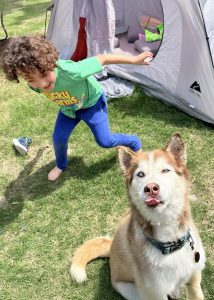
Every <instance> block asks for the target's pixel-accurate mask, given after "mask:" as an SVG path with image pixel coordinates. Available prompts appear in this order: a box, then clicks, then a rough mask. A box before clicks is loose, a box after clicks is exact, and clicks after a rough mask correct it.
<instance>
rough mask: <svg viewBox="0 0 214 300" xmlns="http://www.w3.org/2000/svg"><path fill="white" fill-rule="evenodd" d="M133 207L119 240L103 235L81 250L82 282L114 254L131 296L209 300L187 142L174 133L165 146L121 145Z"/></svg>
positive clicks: (122, 288)
mask: <svg viewBox="0 0 214 300" xmlns="http://www.w3.org/2000/svg"><path fill="white" fill-rule="evenodd" d="M117 158H118V162H119V166H120V168H121V170H122V173H123V175H124V178H125V183H126V187H127V192H128V197H129V202H130V210H129V212H128V213H127V214H126V215H125V216H124V217H123V218H122V220H121V222H120V224H119V226H118V228H117V230H116V233H115V235H114V238H113V240H112V239H110V238H108V237H97V238H95V239H92V240H89V241H86V242H85V243H84V244H83V245H82V246H80V248H79V249H78V250H77V251H76V252H75V254H74V256H73V259H72V264H71V268H70V273H71V276H72V278H73V280H75V281H77V282H78V283H81V282H83V281H85V280H86V279H87V275H86V271H85V269H86V265H87V263H88V262H90V261H91V260H93V259H96V258H98V257H110V269H111V282H112V286H113V287H114V289H115V290H116V291H117V292H118V293H119V294H120V295H122V296H123V297H124V298H125V299H127V300H170V299H179V296H180V291H181V290H182V289H183V288H184V287H186V290H187V298H188V299H189V300H203V299H204V296H203V292H202V289H201V271H202V269H203V268H204V265H205V251H204V248H203V245H202V242H201V239H200V236H199V233H198V230H197V228H196V226H195V224H194V221H193V219H192V216H191V208H190V198H191V195H190V180H189V175H188V171H187V168H186V151H185V145H184V143H183V141H182V139H181V137H180V135H179V134H174V135H173V136H172V137H171V139H170V140H169V142H168V143H167V144H166V146H165V147H164V148H163V149H156V150H154V151H151V152H138V153H134V152H132V151H131V150H130V149H129V148H126V147H117Z"/></svg>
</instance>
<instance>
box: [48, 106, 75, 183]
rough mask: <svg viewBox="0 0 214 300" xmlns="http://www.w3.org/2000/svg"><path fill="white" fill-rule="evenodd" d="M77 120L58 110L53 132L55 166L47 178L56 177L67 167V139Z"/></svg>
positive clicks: (53, 178)
mask: <svg viewBox="0 0 214 300" xmlns="http://www.w3.org/2000/svg"><path fill="white" fill-rule="evenodd" d="M79 121H80V120H79V119H77V118H76V119H72V118H69V117H67V116H66V115H64V114H63V113H62V112H61V111H59V113H58V116H57V119H56V123H55V127H54V132H53V146H54V152H55V156H56V167H55V168H54V169H53V170H51V171H50V173H49V174H48V179H49V180H55V179H57V178H58V177H59V175H60V174H61V172H62V171H63V170H64V169H65V168H66V167H67V165H68V159H67V149H68V139H69V137H70V135H71V133H72V131H73V129H74V128H75V127H76V125H77V124H78V123H79Z"/></svg>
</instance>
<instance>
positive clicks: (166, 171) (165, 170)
mask: <svg viewBox="0 0 214 300" xmlns="http://www.w3.org/2000/svg"><path fill="white" fill-rule="evenodd" d="M168 172H170V170H169V169H163V170H162V173H168Z"/></svg>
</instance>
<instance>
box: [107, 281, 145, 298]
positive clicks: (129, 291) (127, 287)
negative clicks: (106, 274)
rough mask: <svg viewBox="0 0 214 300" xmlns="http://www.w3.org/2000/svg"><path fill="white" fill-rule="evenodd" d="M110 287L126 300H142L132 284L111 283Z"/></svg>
mask: <svg viewBox="0 0 214 300" xmlns="http://www.w3.org/2000/svg"><path fill="white" fill-rule="evenodd" d="M112 285H113V287H114V288H115V290H116V291H117V292H118V293H119V294H120V295H121V296H123V297H124V298H125V299H126V300H142V298H141V297H140V296H139V294H138V291H137V288H136V286H135V284H134V283H131V282H123V281H119V282H112Z"/></svg>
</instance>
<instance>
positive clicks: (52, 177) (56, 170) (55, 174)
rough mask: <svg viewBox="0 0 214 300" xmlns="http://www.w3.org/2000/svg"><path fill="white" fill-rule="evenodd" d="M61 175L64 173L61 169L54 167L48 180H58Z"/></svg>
mask: <svg viewBox="0 0 214 300" xmlns="http://www.w3.org/2000/svg"><path fill="white" fill-rule="evenodd" d="M61 173H62V170H61V169H59V168H58V167H54V168H53V169H52V170H51V171H50V172H49V174H48V180H50V181H54V180H56V179H57V178H58V177H59V176H60V174H61Z"/></svg>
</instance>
